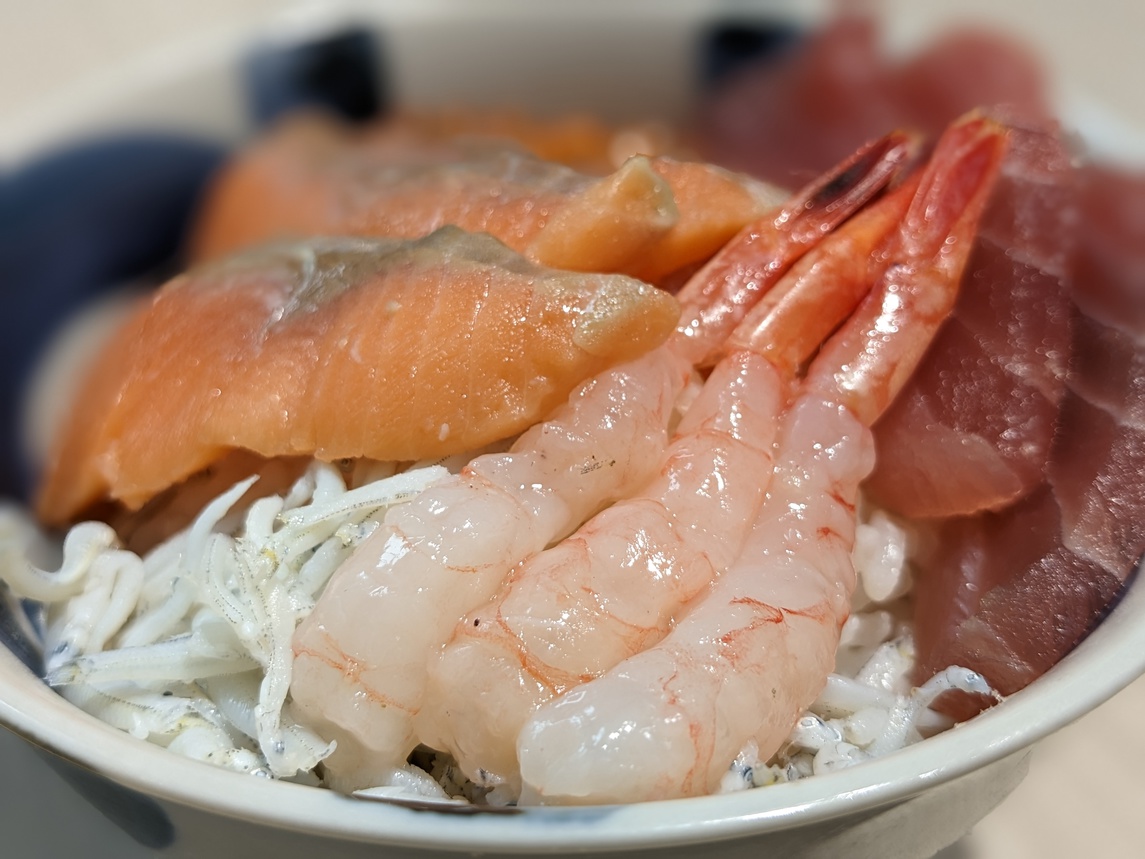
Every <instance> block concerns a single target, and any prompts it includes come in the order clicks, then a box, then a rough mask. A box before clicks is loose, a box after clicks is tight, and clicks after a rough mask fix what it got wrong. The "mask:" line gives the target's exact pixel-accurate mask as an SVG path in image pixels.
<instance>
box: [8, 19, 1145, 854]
mask: <svg viewBox="0 0 1145 859" xmlns="http://www.w3.org/2000/svg"><path fill="white" fill-rule="evenodd" d="M360 5H362V6H367V5H370V4H366V3H363V4H360ZM373 5H376V6H381V7H389V8H392V9H399V8H400V7H403V6H407V5H408V4H403V3H398V2H394V0H379V2H378V3H376V4H373ZM416 5H417V8H418V11H419V14H433V13H441V14H447V15H448V14H450V12H451V10H452V11H453V12H454V13H456V12H457V10H458V9H459V8H460V7H461V5H462V4H461V0H452V2H451V0H420V2H419V3H417V4H416ZM464 5H465V6H466V7H467V9H468V14H472V9H473V4H464ZM594 5H599V7H600V8H601V9H604V8H609V9H612V10H613V11H615V10H616V9H617V8H618V4H613V3H602V4H594V3H592V2H585V0H581V2H580V3H579V4H578V7H577V8H578V10H591V8H592V7H593V6H594ZM686 5H689V6H690V7H693V8H699V7H705V8H710V9H713V10H716V11H729V10H731V11H734V10H738V9H742V8H744V7H755V8H773V7H774V8H775V9H777V10H781V11H791V10H795V12H796V14H798V15H807V14H810V15H812V16H813V15H815V14H820V13H822V12H823V11H824V10H826V9H829V8H830V7H831V6H832V5H833V4H831V3H815V2H812V3H807V2H776V3H766V2H759V3H755V4H751V3H735V2H720V0H709V2H707V3H702V2H698V0H697V2H691V3H688V4H686ZM868 5H874V6H877V7H878V8H880V9H881V10H882V12H883V14H884V16H885V20H886V22H887V36H888V38H889V40H890V41H891V43H892V45H908V44H912V43H915V42H917V41H919V40H922V39H925V38H926V37H927V36H928V35H932V34H936V33H943V32H946V31H948V30H949V29H950V28H951V27H953V26H955V25H956V24H959V23H964V22H967V21H973V22H976V23H979V24H988V25H990V26H992V27H995V28H998V29H1000V30H1003V31H1005V32H1009V33H1012V34H1014V35H1016V36H1018V37H1019V38H1020V39H1022V40H1024V41H1025V42H1027V43H1028V44H1029V45H1030V46H1031V47H1032V48H1034V49H1035V50H1036V51H1038V52H1039V53H1040V54H1041V55H1042V56H1043V57H1044V59H1045V60H1046V62H1047V64H1048V68H1049V70H1050V75H1051V84H1052V88H1053V90H1054V93H1055V95H1056V97H1057V98H1058V99H1060V101H1061V103H1063V104H1066V105H1068V106H1069V107H1070V109H1071V110H1073V111H1075V112H1076V113H1078V114H1085V115H1086V116H1088V117H1090V120H1089V121H1092V122H1093V123H1094V124H1099V125H1101V126H1102V128H1103V129H1104V130H1103V134H1105V135H1107V136H1113V137H1117V138H1120V139H1122V140H1124V141H1125V142H1126V144H1127V145H1126V146H1125V148H1126V149H1136V151H1137V152H1140V153H1141V154H1142V159H1143V160H1142V163H1145V87H1143V86H1142V85H1141V81H1142V79H1143V76H1142V71H1143V70H1145V68H1143V67H1145V63H1143V62H1142V61H1141V60H1140V59H1139V54H1138V51H1139V38H1140V34H1141V33H1142V32H1145V4H1141V3H1128V2H1125V0H1089V2H1087V3H1078V2H1076V0H927V2H925V3H921V2H909V0H883V2H881V3H877V4H874V3H871V4H868ZM314 6H315V4H308V3H291V2H284V0H165V2H162V3H157V2H153V0H40V2H37V3H35V4H32V3H25V2H18V1H17V0H0V169H6V168H7V167H8V166H10V164H11V163H12V162H14V161H18V160H20V159H21V158H22V157H23V155H24V154H26V150H27V147H28V146H29V145H30V144H29V141H30V140H33V137H34V136H33V137H29V136H28V134H27V130H28V129H29V128H50V127H51V126H52V124H53V122H55V121H56V120H57V119H58V117H60V116H61V115H62V114H61V111H66V110H68V109H70V108H74V107H75V106H82V105H83V103H84V99H85V93H99V92H103V91H106V90H107V89H108V88H114V87H115V86H116V85H117V82H124V81H129V80H131V79H132V78H133V77H138V76H140V75H144V76H147V75H159V76H161V75H163V74H165V73H168V72H169V70H170V69H172V68H176V67H177V66H178V65H179V64H180V63H181V58H182V57H187V56H193V55H195V54H196V52H199V51H201V50H203V46H206V45H211V44H221V43H226V42H229V41H230V40H234V39H241V38H243V37H244V34H249V33H252V32H254V31H256V30H257V29H258V28H259V27H260V26H261V25H262V24H264V22H266V21H267V20H268V19H269V18H271V17H276V16H281V15H282V14H283V13H290V14H291V15H292V16H293V18H294V19H295V20H297V21H304V20H305V19H306V17H307V16H308V15H311V14H313V11H314ZM654 6H655V7H656V8H657V9H658V10H660V11H662V10H663V8H664V7H671V6H673V4H672V3H670V2H668V3H655V4H654V3H650V2H649V3H644V2H637V0H630V2H629V3H627V4H624V5H623V8H624V9H625V10H626V12H627V13H628V14H640V12H641V10H642V9H643V10H650V9H652V8H653V7H654ZM538 7H540V8H538ZM482 8H489V9H496V10H505V9H510V10H513V9H517V10H519V11H520V14H526V13H528V14H546V10H547V11H548V12H551V11H552V8H553V7H552V6H541V4H536V3H532V4H529V3H511V2H488V3H485V4H483V5H482ZM6 162H8V163H6ZM0 178H2V175H0ZM4 187H5V186H4V185H3V184H0V193H2V192H3V189H4ZM3 204H4V201H3V199H2V198H0V212H3V208H2V207H3ZM16 214H17V215H18V213H16ZM9 216H10V217H11V216H12V213H11V212H9ZM3 223H4V222H3V221H0V225H2V224H3ZM0 295H3V296H4V297H5V299H8V298H9V297H10V296H11V293H10V291H9V289H8V287H6V285H5V284H3V283H0ZM1143 710H1145V681H1139V682H1138V683H1136V684H1135V685H1134V686H1131V687H1130V688H1129V689H1127V690H1126V691H1124V692H1123V693H1121V694H1120V695H1119V696H1117V697H1116V698H1115V699H1113V700H1112V701H1111V702H1109V703H1108V704H1106V705H1105V706H1103V707H1101V708H1100V709H1099V710H1098V711H1096V712H1094V713H1092V714H1091V715H1089V716H1087V717H1086V718H1084V719H1082V720H1081V721H1080V722H1078V723H1076V724H1074V725H1073V726H1071V727H1069V728H1068V729H1066V730H1064V731H1062V732H1060V733H1059V734H1057V735H1055V736H1054V737H1052V738H1050V739H1049V740H1048V741H1046V742H1045V743H1043V744H1042V745H1040V746H1039V747H1038V748H1037V750H1036V753H1035V754H1034V756H1033V762H1032V765H1031V770H1030V774H1029V777H1028V778H1027V780H1026V781H1025V782H1024V784H1023V785H1022V786H1021V787H1019V789H1018V791H1017V792H1016V793H1015V794H1014V795H1013V796H1011V797H1010V798H1009V799H1008V800H1007V801H1006V802H1005V803H1004V804H1003V805H1002V807H1001V808H999V809H998V810H997V811H996V812H995V813H994V814H993V815H991V816H990V817H989V818H987V819H986V820H985V821H983V822H982V823H981V824H980V825H979V826H978V827H977V828H976V829H975V831H974V832H973V833H972V834H971V835H970V836H968V837H967V838H966V839H964V840H963V841H962V842H960V844H959V845H957V846H956V847H955V848H952V849H951V850H950V851H948V854H949V856H948V859H955V857H957V859H993V857H1012V859H1023V858H1024V857H1030V859H1032V858H1033V857H1048V859H1058V857H1060V858H1061V859H1066V857H1069V859H1073V857H1077V856H1079V855H1084V854H1087V853H1088V854H1091V855H1096V856H1102V857H1129V856H1136V855H1140V849H1141V848H1140V845H1141V844H1142V843H1143V842H1145V816H1143V815H1141V813H1140V811H1139V798H1140V797H1141V796H1142V794H1143V791H1145V738H1143V737H1142V734H1141V730H1140V728H1139V727H1138V726H1139V725H1140V721H1141V720H1140V716H1139V714H1140V713H1141V712H1143ZM0 854H2V855H4V856H12V857H33V859H39V857H58V856H86V857H105V856H106V857H113V856H114V857H123V859H131V857H135V856H139V857H142V856H148V855H151V854H150V853H149V852H148V851H146V850H144V849H143V848H141V847H139V846H138V845H136V844H134V842H131V841H130V840H129V839H127V838H126V836H123V835H122V834H121V833H120V832H119V831H118V830H116V829H115V828H114V827H112V826H111V825H110V824H108V823H106V821H104V820H103V819H102V818H101V817H100V816H99V815H98V813H96V812H95V811H94V810H92V809H90V808H88V807H87V806H86V805H85V804H84V803H83V802H82V801H81V800H79V799H78V798H77V797H76V796H75V795H73V794H72V793H71V792H70V789H69V788H68V787H66V786H65V785H64V783H63V782H61V781H59V780H58V779H57V778H56V776H55V775H54V774H53V773H52V772H51V771H50V770H49V769H47V768H46V767H45V766H44V765H43V763H42V762H41V760H40V759H39V758H38V757H37V756H36V755H35V754H34V753H32V752H31V751H30V750H29V749H27V748H25V747H24V746H23V745H22V744H21V743H19V742H18V741H16V740H15V739H14V738H11V737H9V736H8V735H7V734H6V733H5V732H3V731H0Z"/></svg>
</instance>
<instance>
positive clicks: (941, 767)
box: [0, 4, 1145, 859]
mask: <svg viewBox="0 0 1145 859" xmlns="http://www.w3.org/2000/svg"><path fill="white" fill-rule="evenodd" d="M701 5H702V4H701ZM389 14H390V17H387V18H386V19H385V21H384V23H378V22H377V21H372V22H371V21H368V22H367V23H368V25H369V26H371V27H372V26H377V27H380V28H381V29H382V30H384V32H385V39H384V42H383V44H384V45H385V49H386V52H387V54H386V57H385V60H386V63H387V72H388V77H389V83H390V91H391V94H392V96H393V97H394V98H395V99H396V100H398V101H409V102H417V103H423V104H425V103H432V102H434V101H436V100H440V99H441V98H442V96H443V95H447V96H448V98H449V99H453V98H461V99H469V100H472V99H479V98H481V97H482V96H489V95H490V94H491V93H492V94H495V95H494V97H495V99H496V100H498V101H500V100H503V99H506V98H508V99H511V100H515V101H517V102H520V103H523V104H525V105H526V106H533V107H551V106H552V101H551V100H553V99H556V100H557V101H558V102H560V103H568V104H579V105H583V104H589V103H595V104H596V105H597V106H599V107H600V108H601V110H602V111H603V112H604V113H605V114H608V115H613V116H622V115H631V114H633V113H637V114H650V113H651V114H664V115H669V116H671V115H674V114H678V113H679V111H680V110H681V109H682V108H683V106H684V105H686V104H687V102H688V100H689V99H690V98H691V96H692V93H693V82H694V80H695V76H694V74H693V71H694V70H692V69H689V68H687V64H686V63H684V62H681V60H680V57H681V56H683V55H684V50H685V48H686V46H687V45H688V44H689V42H688V39H689V36H690V33H691V28H692V27H693V25H694V23H695V21H694V19H693V16H694V15H695V14H696V8H691V9H690V11H688V12H681V13H680V14H678V15H675V16H674V15H664V16H662V17H660V18H659V19H658V21H657V24H656V26H655V27H652V28H648V27H647V26H644V25H643V24H641V22H634V21H632V20H628V21H627V23H625V19H618V22H614V26H615V27H620V28H624V27H625V26H627V27H629V28H632V27H634V26H637V25H638V24H639V25H640V26H639V33H640V39H634V38H633V37H634V34H635V32H636V31H635V30H630V31H629V32H624V31H623V29H622V30H621V31H620V32H617V31H615V30H614V29H605V28H602V27H601V26H600V25H599V24H596V23H591V22H587V23H585V22H582V23H580V24H576V23H575V22H574V23H573V24H571V25H570V24H569V22H568V21H565V22H564V24H563V28H558V29H559V31H560V32H559V37H558V36H555V35H552V33H553V31H552V28H548V29H544V30H541V31H539V32H542V33H549V34H550V35H549V36H548V37H546V38H545V39H543V40H542V42H541V43H540V44H538V42H537V41H536V40H533V41H530V42H527V43H526V42H523V41H522V40H520V39H519V38H512V37H511V36H512V33H510V37H508V38H507V37H506V35H505V31H504V28H503V27H498V26H493V25H492V23H491V22H490V21H487V20H485V19H482V18H481V17H480V16H475V17H473V18H472V20H469V21H467V22H466V26H465V27H462V28H459V27H457V26H452V27H451V26H448V25H442V23H441V20H440V18H434V17H433V16H432V15H427V16H420V15H418V14H416V13H410V12H409V10H406V12H405V13H403V14H395V13H394V12H393V10H389ZM357 17H358V19H360V16H357ZM586 20H587V19H586ZM337 23H339V21H338V20H336V19H332V20H327V21H325V22H316V21H315V20H313V19H310V20H307V21H304V22H302V23H299V21H298V20H293V21H290V22H287V23H286V24H285V25H283V27H279V28H277V29H275V30H273V31H267V32H266V33H265V34H264V35H263V36H262V37H260V38H264V39H270V40H271V41H274V40H282V39H291V38H296V37H297V36H298V34H299V33H300V32H305V33H309V34H313V32H314V31H315V28H316V27H317V28H319V29H320V28H322V27H329V26H333V25H334V24H337ZM502 23H503V22H502ZM645 23H646V22H645ZM570 26H571V27H572V29H574V30H575V35H576V37H577V41H578V44H579V45H580V47H579V48H578V49H577V50H572V49H570V48H569V47H568V45H569V44H570V42H569V40H568V34H569V32H570V29H569V28H570ZM534 35H535V34H534ZM248 41H249V40H248V38H247V37H245V36H244V37H243V38H235V39H233V40H231V41H228V42H224V43H221V44H216V45H214V46H213V48H212V49H210V50H205V51H202V52H196V53H194V55H190V54H189V55H187V56H185V57H182V58H181V59H179V60H178V61H177V62H175V63H174V64H171V65H166V66H164V67H163V68H162V70H161V73H157V74H152V75H141V74H125V75H123V76H120V77H118V78H116V79H109V83H108V85H107V86H105V87H104V89H103V91H100V92H93V91H91V90H89V91H88V92H86V93H84V94H83V96H82V98H80V97H77V98H73V99H71V100H64V101H61V102H60V103H58V104H57V105H56V106H55V107H53V108H49V109H46V110H44V111H42V112H41V116H40V119H39V120H38V121H37V122H36V123H33V124H32V125H29V126H28V127H26V128H21V129H17V132H16V134H14V135H12V136H10V137H9V138H8V139H7V140H6V141H5V143H6V145H7V146H8V148H9V152H8V154H9V156H10V157H13V158H15V159H16V160H17V161H18V160H21V159H22V158H25V157H27V156H28V155H30V154H32V153H35V152H39V151H42V150H43V149H44V148H46V147H48V146H50V145H53V144H55V143H57V142H59V141H63V140H69V139H75V138H77V137H78V136H82V135H90V134H94V133H99V132H103V131H107V130H109V129H118V130H122V129H125V128H127V129H130V128H155V127H161V128H164V129H168V130H171V129H174V130H180V131H184V132H193V133H195V134H198V135H205V136H206V137H209V138H212V139H215V140H219V141H222V142H233V141H235V140H238V139H240V138H241V137H243V136H244V135H245V134H246V133H247V132H248V131H249V121H248V120H247V118H246V115H245V112H244V109H243V106H242V104H241V99H240V98H239V95H238V94H239V92H240V89H241V88H240V87H239V86H238V77H239V71H238V60H239V58H240V57H241V56H244V52H245V51H246V49H247V47H248ZM585 44H591V45H592V56H593V63H592V65H591V68H590V69H589V70H590V71H591V74H586V73H585V65H584V63H583V62H582V56H581V54H580V53H579V51H580V50H583V48H584V45H585ZM633 44H636V45H637V46H638V48H637V50H638V61H633V60H632V58H631V55H630V54H627V53H625V52H628V51H630V50H631V46H632V45H633ZM538 57H544V58H545V63H544V64H543V67H544V69H545V70H546V71H545V74H544V75H543V77H542V78H538V77H533V78H532V79H530V80H527V81H526V80H523V79H522V77H521V76H520V75H519V74H518V73H517V72H516V70H517V69H519V68H520V65H519V64H520V63H530V62H535V61H536V60H537V58H538ZM444 58H448V61H444V62H443V59H444ZM478 58H484V59H483V60H482V64H481V68H482V74H481V75H479V76H475V75H473V74H472V69H473V68H474V67H476V66H475V63H476V62H477V60H478ZM138 71H140V70H138V69H137V70H136V72H138ZM157 71H158V70H157ZM572 71H579V73H578V74H572V73H570V72H572ZM617 73H621V74H623V76H624V78H625V79H626V81H627V83H628V86H626V87H616V86H610V85H605V84H607V83H608V82H610V81H612V80H614V77H613V76H614V75H616V74H617ZM96 89H98V87H97V88H96ZM1143 672H1145V583H1143V582H1141V581H1140V580H1139V581H1137V582H1136V584H1134V585H1133V586H1131V587H1130V588H1129V590H1128V593H1127V595H1126V596H1125V598H1124V599H1123V600H1122V601H1121V603H1120V604H1119V605H1118V606H1117V608H1116V609H1115V610H1114V611H1113V613H1112V614H1111V615H1110V616H1109V618H1107V619H1106V620H1105V621H1104V622H1103V623H1102V625H1101V626H1100V627H1099V628H1098V629H1097V630H1096V632H1095V633H1094V634H1093V635H1092V636H1091V637H1090V638H1089V639H1087V640H1086V641H1085V642H1084V643H1083V644H1082V645H1081V646H1079V647H1078V648H1077V649H1076V650H1075V651H1074V652H1073V653H1071V654H1070V655H1069V656H1068V657H1067V658H1066V659H1065V660H1064V661H1063V662H1062V663H1061V664H1060V665H1058V666H1057V667H1056V668H1054V669H1053V670H1052V671H1051V672H1050V673H1049V674H1048V675H1046V676H1045V677H1044V678H1042V679H1041V680H1039V681H1037V682H1036V683H1035V684H1033V685H1032V686H1031V687H1030V688H1029V689H1027V690H1025V691H1023V692H1021V693H1018V694H1016V695H1014V696H1012V697H1011V698H1010V699H1008V700H1007V701H1005V702H1004V703H1003V704H1001V705H999V706H997V707H995V708H993V709H992V710H990V711H989V712H987V713H985V714H983V715H981V716H979V717H978V718H976V719H974V720H973V721H971V722H969V723H967V724H965V725H963V726H960V727H959V728H957V729H955V730H953V731H950V732H947V733H946V734H943V735H941V736H938V737H935V738H932V739H930V740H927V741H926V742H924V743H921V744H918V745H916V746H913V747H911V748H908V749H906V750H904V751H901V752H898V753H896V754H893V755H890V756H888V757H886V758H883V759H881V760H877V761H873V762H869V763H865V764H863V765H861V766H858V767H855V768H852V769H849V770H843V771H839V772H836V773H833V774H830V775H824V776H818V777H816V778H813V779H809V780H806V781H801V782H796V783H793V784H787V785H781V786H776V787H772V788H767V789H762V790H755V791H748V792H743V793H737V794H731V795H725V796H716V797H706V798H700V799H688V800H676V801H669V802H653V803H644V804H638V805H632V806H619V807H594V808H569V809H560V808H545V809H527V810H520V811H515V812H511V813H477V814H473V813H461V812H453V813H446V812H441V811H425V810H415V809H411V808H405V807H398V806H394V805H388V804H380V803H372V802H363V801H358V800H351V799H347V798H345V797H342V796H339V795H337V794H334V793H332V792H327V791H321V790H315V789H312V788H305V787H299V786H295V785H291V784H285V783H281V782H269V781H264V780H259V779H254V778H249V777H244V776H240V775H235V774H232V773H229V772H224V771H221V770H216V769H213V768H211V767H209V766H206V765H203V764H199V763H196V762H193V761H190V760H187V759H184V758H181V757H178V756H176V755H173V754H170V753H168V752H166V751H164V750H162V749H160V748H157V747H155V746H151V745H148V744H146V743H144V742H140V741H137V740H135V739H132V738H131V737H129V736H127V735H125V734H123V733H120V732H119V731H116V730H114V729H112V728H110V727H108V726H106V725H104V724H103V723H101V722H99V721H97V720H95V719H93V718H91V717H89V716H87V715H86V714H85V713H83V712H81V711H79V710H77V709H75V708H74V707H72V706H71V705H70V704H68V703H67V702H66V701H64V700H63V699H62V698H60V697H58V696H57V695H56V694H55V693H53V692H52V691H51V690H50V689H48V688H47V687H46V686H44V685H43V684H42V683H41V682H40V681H39V680H38V679H37V678H36V676H35V675H34V674H33V673H32V672H31V671H29V670H28V669H27V668H25V667H24V666H23V664H21V663H20V661H19V660H18V659H16V658H15V657H14V656H13V655H12V654H10V653H9V652H7V651H6V650H3V649H0V723H2V724H3V725H4V726H6V727H7V728H9V729H10V730H11V731H13V732H15V733H16V734H18V735H20V736H22V737H23V738H25V739H26V740H28V741H29V742H30V743H33V744H34V745H36V746H38V747H40V748H41V749H43V750H46V751H47V752H48V753H49V754H50V757H51V758H52V760H53V761H54V764H55V766H56V768H57V769H58V770H59V771H60V772H61V773H62V774H63V775H64V777H65V778H67V779H68V780H69V781H70V782H71V783H72V784H73V786H75V787H76V788H77V789H78V790H79V791H80V792H81V793H83V794H84V795H85V796H86V797H88V798H89V799H90V800H91V801H92V802H93V803H94V804H95V805H96V806H97V807H98V808H100V810H101V811H103V812H104V813H105V814H107V815H108V816H109V817H111V818H112V819H113V820H114V821H115V822H116V823H118V824H119V825H120V826H122V827H123V828H124V829H125V830H126V831H127V832H128V834H130V835H131V836H132V837H134V838H135V839H136V840H138V841H139V842H140V843H142V844H144V845H147V846H149V847H152V848H154V849H155V850H157V851H158V853H159V855H162V856H172V857H174V856H187V857H191V856H227V855H242V856H244V857H247V858H248V859H257V857H264V856H265V857H274V859H293V857H312V856H337V857H354V856H379V855H384V856H394V857H398V856H411V857H413V856H416V857H423V859H425V857H431V856H455V855H460V854H467V855H473V854H496V855H507V854H512V855H547V856H559V855H572V854H580V853H584V852H589V853H592V854H594V855H598V856H608V855H619V854H625V855H628V854H629V853H630V851H641V850H644V851H653V852H655V854H656V855H657V856H692V857H700V856H715V855H719V856H749V855H751V856H756V855H762V854H764V852H765V851H772V852H774V853H775V855H782V856H785V857H803V856H806V857H812V856H816V857H817V856H822V857H829V856H830V857H833V856H838V855H848V856H850V857H894V856H901V857H923V856H929V855H933V854H934V853H935V852H937V851H938V850H940V849H941V848H943V847H945V846H946V845H949V844H951V843H953V842H954V841H956V840H957V839H958V838H959V837H961V836H962V835H964V834H965V833H967V832H968V831H969V830H970V828H971V827H972V826H973V824H974V823H975V822H977V821H978V820H979V819H981V818H982V817H983V816H984V815H985V814H987V813H988V812H989V811H990V810H991V809H992V808H994V807H995V806H996V805H997V804H998V803H999V802H1000V801H1001V800H1002V799H1003V798H1004V797H1005V796H1006V795H1007V794H1008V793H1009V792H1010V791H1011V790H1012V789H1013V788H1014V787H1015V786H1016V785H1017V783H1018V782H1019V781H1020V780H1021V778H1022V777H1023V776H1024V774H1025V772H1026V769H1027V766H1028V761H1029V755H1030V751H1031V747H1032V746H1033V744H1035V743H1036V742H1037V741H1038V740H1040V739H1041V738H1043V737H1045V736H1046V735H1047V734H1049V733H1051V732H1053V731H1055V730H1057V729H1058V728H1060V727H1062V726H1064V725H1066V724H1068V723H1069V722H1071V721H1072V720H1074V719H1075V718H1077V717H1079V716H1080V715H1082V714H1084V713H1086V712H1087V711H1089V710H1091V709H1092V708H1093V707H1095V706H1097V705H1098V704H1100V703H1101V702H1103V701H1105V700H1106V699H1107V698H1109V697H1110V696H1112V695H1113V694H1114V693H1116V692H1117V691H1118V690H1120V689H1121V688H1123V687H1124V686H1125V685H1127V684H1128V683H1129V682H1130V681H1132V680H1133V679H1134V678H1135V677H1137V676H1138V675H1140V674H1142V673H1143Z"/></svg>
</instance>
